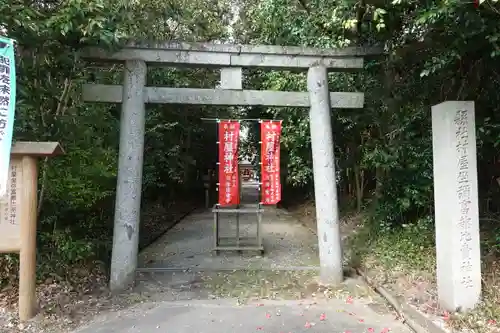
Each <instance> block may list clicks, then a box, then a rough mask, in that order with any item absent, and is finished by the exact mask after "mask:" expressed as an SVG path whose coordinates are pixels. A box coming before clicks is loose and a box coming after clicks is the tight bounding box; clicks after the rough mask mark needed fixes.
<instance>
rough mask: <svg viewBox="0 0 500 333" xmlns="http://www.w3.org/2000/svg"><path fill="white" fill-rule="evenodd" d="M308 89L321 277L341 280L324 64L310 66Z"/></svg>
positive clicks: (326, 280) (332, 281)
mask: <svg viewBox="0 0 500 333" xmlns="http://www.w3.org/2000/svg"><path fill="white" fill-rule="evenodd" d="M307 90H308V91H309V101H310V103H311V109H310V112H309V123H310V131H311V148H312V160H313V174H314V199H315V203H316V223H317V234H318V247H319V261H320V281H321V283H324V284H340V283H341V282H342V281H343V279H344V274H343V268H342V240H341V237H340V223H339V211H338V202H337V183H336V177H335V157H334V155H333V133H332V121H331V116H330V112H331V105H330V93H329V91H328V74H327V69H326V67H324V66H316V67H311V68H309V71H308V73H307Z"/></svg>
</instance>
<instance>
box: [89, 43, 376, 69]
mask: <svg viewBox="0 0 500 333" xmlns="http://www.w3.org/2000/svg"><path fill="white" fill-rule="evenodd" d="M381 53H382V51H381V50H380V49H378V48H366V47H349V48H339V49H318V48H307V47H299V46H265V45H235V44H210V43H185V42H168V43H130V44H127V45H126V46H125V47H123V48H122V49H120V50H119V51H117V52H107V51H105V50H103V49H99V48H88V49H86V50H85V52H84V58H85V59H87V60H96V61H110V62H122V61H127V60H143V61H145V62H147V63H148V64H151V65H160V66H161V65H163V66H194V67H211V66H212V67H267V68H278V69H301V68H302V69H307V68H309V67H312V66H315V65H322V66H325V67H327V68H329V69H335V70H340V71H342V70H359V69H361V68H363V57H364V56H367V55H375V54H381Z"/></svg>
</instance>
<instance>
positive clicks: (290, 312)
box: [75, 300, 410, 333]
mask: <svg viewBox="0 0 500 333" xmlns="http://www.w3.org/2000/svg"><path fill="white" fill-rule="evenodd" d="M112 316H113V317H112V318H110V317H105V318H100V320H98V321H97V322H95V323H93V324H90V325H89V326H87V327H86V328H83V329H81V330H79V331H76V332H75V333H114V332H120V333H154V332H162V333H163V332H172V333H232V332H234V333H250V332H262V333H280V332H284V333H301V332H311V333H312V332H315V333H327V332H328V333H362V332H368V333H388V332H391V333H409V332H410V331H409V329H408V328H407V327H406V326H404V325H403V324H401V323H400V322H399V321H398V320H395V318H394V316H393V315H389V314H388V315H381V314H377V313H375V312H374V311H373V310H371V309H370V308H369V307H367V306H366V305H364V304H356V302H354V303H353V304H346V303H345V302H344V301H341V300H329V301H328V303H322V302H318V303H315V302H307V301H262V302H261V303H252V304H248V305H244V306H238V305H235V304H234V302H232V301H230V300H217V301H189V302H162V303H154V304H153V303H151V304H142V305H141V306H138V307H135V308H133V309H128V310H123V311H122V312H118V313H115V314H113V315H112Z"/></svg>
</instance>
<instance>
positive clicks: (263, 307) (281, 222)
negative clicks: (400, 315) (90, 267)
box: [75, 187, 410, 333]
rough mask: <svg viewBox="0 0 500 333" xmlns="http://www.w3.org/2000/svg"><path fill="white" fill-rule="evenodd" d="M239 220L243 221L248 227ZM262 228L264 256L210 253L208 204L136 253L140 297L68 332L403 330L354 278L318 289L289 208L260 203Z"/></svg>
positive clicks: (308, 237)
mask: <svg viewBox="0 0 500 333" xmlns="http://www.w3.org/2000/svg"><path fill="white" fill-rule="evenodd" d="M243 188H244V189H245V187H243ZM266 208H267V207H266ZM233 218H234V217H233ZM226 219H227V220H229V219H230V217H226ZM245 219H247V220H242V227H245V226H249V225H250V224H253V226H255V221H251V220H250V219H249V218H245ZM227 220H226V221H223V222H226V223H227V222H229V221H227ZM262 229H263V239H264V241H265V243H264V245H265V247H266V254H265V255H264V256H262V257H260V256H258V257H256V256H255V254H253V255H251V254H248V255H247V254H245V252H243V253H242V254H238V253H237V252H234V253H232V252H223V253H221V255H220V256H216V255H213V254H212V253H213V252H212V244H213V243H212V239H211V237H213V230H212V213H211V211H210V210H200V211H197V212H194V213H192V214H191V215H190V216H188V217H187V218H185V219H184V220H182V221H181V222H180V223H178V224H177V225H176V226H175V227H174V228H173V229H171V230H170V231H169V232H168V233H167V234H165V235H164V236H163V237H162V238H160V239H159V240H158V241H157V242H156V243H154V244H153V245H151V246H150V247H149V248H146V249H145V250H144V251H142V253H140V255H139V269H138V271H139V272H138V273H137V278H136V282H137V284H136V286H135V288H134V289H133V290H132V291H131V293H130V294H128V296H127V297H129V298H132V299H133V298H134V297H138V298H140V299H141V300H147V301H145V302H144V301H143V302H141V304H140V305H136V306H134V307H132V308H128V309H124V310H121V311H118V312H114V313H108V314H105V315H103V316H100V317H98V318H95V321H94V322H92V323H89V324H88V325H86V326H85V327H82V328H80V329H79V330H77V331H75V333H112V332H129V333H139V332H176V333H184V332H186V333H188V332H189V333H192V332H199V333H201V332H205V333H216V332H217V333H219V332H241V333H250V332H259V331H260V332H276V333H278V332H293V333H298V332H308V331H310V332H318V333H321V332H325V333H326V332H377V333H379V332H389V330H390V332H393V333H409V332H410V331H409V330H408V328H406V327H405V326H404V325H403V324H401V322H399V321H397V320H395V316H394V313H393V312H392V310H390V309H389V308H388V307H387V306H386V304H385V303H384V301H383V300H382V299H381V298H380V297H379V296H378V295H377V294H376V293H374V292H373V291H372V290H371V289H370V288H368V287H367V286H366V285H365V284H364V283H363V281H362V280H360V279H358V278H349V279H346V280H345V281H344V283H343V284H342V285H341V286H338V287H336V288H335V289H321V287H319V286H318V284H317V283H316V281H317V277H318V274H319V267H318V264H319V258H318V242H317V238H316V236H315V235H314V234H313V233H312V232H311V231H310V230H309V229H308V228H307V227H305V226H304V225H302V224H301V223H300V222H299V221H298V220H297V219H295V218H294V217H293V215H291V214H290V213H288V212H286V211H285V210H282V209H276V208H267V209H266V213H265V216H264V219H263V228H262ZM225 230H226V232H228V230H230V229H228V228H225ZM232 231H234V230H232ZM158 267H164V268H165V269H164V270H162V271H159V270H158ZM144 268H153V269H154V271H149V272H145V269H144ZM187 268H192V269H191V270H186V269H187ZM348 297H352V299H353V301H352V302H346V299H347V298H348Z"/></svg>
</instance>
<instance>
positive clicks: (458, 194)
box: [432, 101, 481, 311]
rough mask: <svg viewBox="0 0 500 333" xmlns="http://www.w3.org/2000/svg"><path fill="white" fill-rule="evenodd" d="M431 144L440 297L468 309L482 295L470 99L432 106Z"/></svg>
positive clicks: (449, 305)
mask: <svg viewBox="0 0 500 333" xmlns="http://www.w3.org/2000/svg"><path fill="white" fill-rule="evenodd" d="M432 145H433V161H434V205H435V225H436V257H437V282H438V297H439V302H440V305H441V306H443V307H444V308H445V309H446V310H448V311H466V310H470V309H472V308H474V307H475V306H476V304H477V303H478V302H479V299H480V294H481V260H480V256H481V254H480V245H479V212H478V190H477V166H476V129H475V119H474V102H470V101H466V102H461V101H448V102H444V103H441V104H438V105H434V106H433V107H432Z"/></svg>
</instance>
